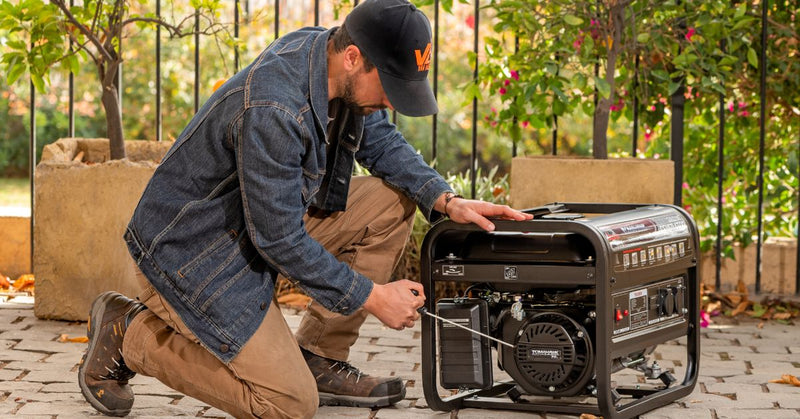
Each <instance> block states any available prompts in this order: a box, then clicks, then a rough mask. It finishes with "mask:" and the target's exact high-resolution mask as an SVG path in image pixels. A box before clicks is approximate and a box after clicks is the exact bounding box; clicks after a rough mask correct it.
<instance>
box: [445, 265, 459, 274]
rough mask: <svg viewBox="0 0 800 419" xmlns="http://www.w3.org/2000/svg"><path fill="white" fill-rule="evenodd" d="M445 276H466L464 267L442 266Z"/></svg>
mask: <svg viewBox="0 0 800 419" xmlns="http://www.w3.org/2000/svg"><path fill="white" fill-rule="evenodd" d="M442 275H444V276H464V265H442Z"/></svg>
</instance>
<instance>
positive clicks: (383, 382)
mask: <svg viewBox="0 0 800 419" xmlns="http://www.w3.org/2000/svg"><path fill="white" fill-rule="evenodd" d="M301 350H302V352H303V356H304V357H305V359H306V363H307V364H308V368H309V369H310V370H311V373H312V374H313V375H314V378H315V379H316V380H317V391H318V392H319V405H320V406H353V407H369V408H374V407H385V406H389V405H392V404H395V403H397V402H399V401H400V400H403V397H405V395H406V387H405V385H404V384H403V380H401V379H400V377H371V376H369V375H367V374H364V373H362V372H361V371H359V370H358V368H356V367H354V366H352V365H350V364H349V363H347V362H344V361H335V360H333V359H328V358H325V357H322V356H319V355H315V354H313V353H311V352H309V351H307V350H305V349H302V348H301Z"/></svg>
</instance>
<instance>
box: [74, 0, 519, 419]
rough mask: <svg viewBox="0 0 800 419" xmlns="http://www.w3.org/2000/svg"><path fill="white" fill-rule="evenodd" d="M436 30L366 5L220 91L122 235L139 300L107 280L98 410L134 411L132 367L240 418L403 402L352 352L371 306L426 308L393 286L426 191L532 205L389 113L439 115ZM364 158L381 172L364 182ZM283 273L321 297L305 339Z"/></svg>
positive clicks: (440, 204) (93, 316)
mask: <svg viewBox="0 0 800 419" xmlns="http://www.w3.org/2000/svg"><path fill="white" fill-rule="evenodd" d="M430 38H431V32H430V24H429V22H428V20H427V18H426V17H425V16H424V15H423V14H422V12H420V11H419V10H417V9H416V8H415V7H414V6H412V5H411V4H409V3H408V2H407V1H405V0H366V1H364V2H363V3H362V4H361V5H359V6H357V7H356V8H355V9H354V10H353V11H352V13H351V14H350V15H349V16H348V17H347V18H346V20H345V22H344V24H343V26H342V27H341V28H338V29H337V28H333V29H330V30H323V29H321V28H306V29H302V30H300V31H297V32H294V33H291V34H288V35H286V36H284V37H282V38H281V39H278V40H277V41H275V42H274V43H273V44H272V45H270V46H269V47H268V48H267V49H266V50H265V51H264V52H263V53H262V54H261V55H260V56H259V57H258V59H256V61H254V62H253V63H252V64H251V65H249V66H248V67H247V68H245V69H244V70H242V71H241V72H240V73H238V74H237V75H235V76H234V77H233V78H231V79H230V80H229V81H228V82H226V83H225V84H224V85H223V86H222V87H221V88H220V89H219V90H218V91H216V92H215V93H214V94H213V95H212V96H211V98H210V99H209V100H208V102H207V103H206V104H205V105H204V106H203V108H202V109H201V110H200V112H198V114H197V115H196V116H195V117H194V118H193V119H192V120H191V122H190V123H189V125H188V126H187V127H186V129H185V130H184V131H183V133H182V134H181V135H180V137H179V138H178V139H177V141H176V142H175V144H174V145H173V147H172V148H171V149H170V151H169V152H168V153H167V155H166V156H165V157H164V159H163V160H162V162H161V164H160V166H159V168H158V169H157V170H156V172H155V174H154V175H153V177H152V179H151V180H150V183H149V184H148V186H147V188H146V190H145V191H144V193H143V195H142V198H141V200H140V202H139V204H138V206H137V208H136V211H135V213H134V215H133V217H132V219H131V222H130V224H129V226H128V229H127V232H126V234H125V240H126V241H127V243H128V247H129V249H130V252H131V255H132V257H133V258H134V260H135V262H136V264H137V266H138V268H139V269H140V272H139V276H138V277H139V280H140V282H141V284H142V291H141V293H140V294H139V296H138V297H137V300H138V301H137V300H131V299H128V298H126V297H124V296H122V295H120V294H117V293H113V292H108V293H105V294H102V295H101V296H99V297H98V298H97V299H96V300H95V302H94V304H93V305H92V308H91V312H90V318H89V320H90V322H89V326H88V329H89V338H90V342H89V347H88V350H87V353H86V355H84V359H83V360H82V363H81V366H80V369H79V372H78V375H79V383H80V387H81V390H82V392H83V395H84V397H85V398H86V399H87V400H88V401H89V402H90V403H91V404H92V406H94V407H95V408H96V409H97V410H99V411H100V412H102V413H105V414H107V415H119V416H123V415H126V414H128V413H129V412H130V409H131V407H132V405H133V398H134V395H133V392H132V391H131V388H130V386H129V385H128V380H129V379H130V378H131V377H132V376H133V375H135V373H141V374H145V375H148V376H153V377H156V378H158V379H159V380H160V381H162V382H163V383H165V384H166V385H168V386H170V387H172V388H174V389H176V390H178V391H181V392H182V393H185V394H187V395H190V396H192V397H195V398H197V399H199V400H202V401H204V402H206V403H208V404H210V405H212V406H214V407H217V408H219V409H221V410H224V411H226V412H228V413H230V414H232V415H234V416H236V417H269V418H274V417H310V416H313V415H314V413H315V412H316V409H317V406H318V405H319V404H330V405H337V404H338V405H350V406H365V407H380V406H387V405H390V404H392V403H395V402H397V401H399V400H401V399H402V398H403V397H404V395H405V387H404V385H403V383H402V381H401V380H400V378H398V377H385V378H384V377H371V376H368V375H366V374H363V373H361V372H360V371H359V370H358V369H357V368H356V367H354V366H352V365H350V364H349V363H347V362H346V361H347V358H348V352H349V347H350V345H352V344H353V342H355V340H356V338H357V337H358V329H359V327H360V326H361V324H362V323H363V321H364V319H365V317H366V315H367V313H371V314H373V315H375V316H376V317H377V318H378V319H380V320H381V321H382V322H383V323H384V324H386V325H387V326H389V327H391V328H394V329H398V330H400V329H403V328H405V327H412V326H413V325H414V322H415V320H417V319H418V318H419V314H418V313H417V312H416V309H417V308H418V307H420V306H422V305H423V303H424V301H425V296H424V295H423V292H422V291H423V290H422V287H421V285H420V284H419V283H416V282H412V281H408V280H399V281H395V282H389V277H390V274H391V272H392V270H393V268H394V266H395V264H396V262H397V261H398V259H399V257H400V255H401V253H402V250H403V247H404V246H405V243H406V241H407V239H408V236H409V233H410V230H411V227H412V224H413V219H414V211H415V204H416V205H418V206H419V207H420V209H421V210H422V211H423V212H424V214H425V215H426V216H427V217H428V218H429V219H430V220H435V219H437V218H439V217H441V216H442V215H447V216H449V217H450V218H451V219H453V220H455V221H457V222H462V223H468V222H474V223H476V224H478V225H480V226H481V227H483V228H485V229H487V230H491V229H492V228H493V225H492V223H491V221H490V220H489V219H487V217H502V218H507V219H516V220H523V219H527V218H529V217H528V216H527V215H525V214H523V213H520V212H518V211H514V210H512V209H510V208H508V207H507V206H498V205H494V204H490V203H486V202H481V201H474V200H467V199H463V198H461V197H459V196H457V195H455V194H454V193H453V191H452V190H451V189H450V188H449V187H448V186H447V184H446V183H445V181H444V180H443V179H442V177H441V176H440V175H438V174H437V173H436V171H434V170H432V169H431V168H430V167H428V166H427V165H426V164H425V162H424V161H423V160H422V159H421V157H420V156H419V155H418V154H417V153H416V152H415V151H414V150H413V148H412V147H410V146H409V145H408V144H407V143H406V141H405V139H404V138H403V137H402V135H400V134H399V133H398V132H397V131H396V130H395V127H394V126H393V125H391V124H390V123H389V122H388V113H387V112H386V109H396V110H397V111H399V112H401V113H404V114H406V115H410V116H422V115H430V114H433V113H436V112H437V107H436V102H435V100H434V97H433V93H432V92H431V89H430V86H429V85H428V82H427V73H428V67H429V65H430V64H429V63H430V53H431V51H430V48H431V46H430ZM355 160H357V161H358V162H359V163H360V164H361V165H363V166H364V167H366V168H367V169H369V170H370V172H371V173H372V175H373V176H369V177H355V178H352V179H351V174H352V171H353V164H354V161H355ZM278 275H282V276H283V277H285V278H288V279H289V280H290V281H292V283H294V284H296V285H298V286H300V287H302V288H303V289H304V290H305V291H306V293H307V294H308V295H309V296H311V297H312V298H313V300H314V302H313V304H311V306H310V307H309V310H308V312H307V314H306V315H305V317H304V319H303V322H302V324H301V325H300V327H299V328H298V330H297V333H296V335H293V334H292V332H291V330H290V329H289V327H288V326H287V324H286V322H285V320H284V319H283V317H282V315H281V312H280V309H279V307H278V306H277V304H276V302H275V299H274V297H273V288H274V285H275V281H276V278H277V277H278ZM413 291H416V292H417V294H418V295H415V293H414V292H413Z"/></svg>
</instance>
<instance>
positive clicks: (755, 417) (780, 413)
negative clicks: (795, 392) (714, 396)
mask: <svg viewBox="0 0 800 419" xmlns="http://www.w3.org/2000/svg"><path fill="white" fill-rule="evenodd" d="M716 413H717V418H718V419H728V418H730V419H764V418H770V419H782V418H795V419H796V418H798V417H800V413H797V411H794V410H786V409H742V408H730V407H723V408H719V409H716Z"/></svg>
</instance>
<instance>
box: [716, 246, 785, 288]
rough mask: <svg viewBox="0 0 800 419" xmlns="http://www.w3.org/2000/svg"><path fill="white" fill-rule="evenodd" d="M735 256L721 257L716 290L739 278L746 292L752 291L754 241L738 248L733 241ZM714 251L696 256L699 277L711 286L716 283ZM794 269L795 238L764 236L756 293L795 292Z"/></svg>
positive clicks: (729, 286)
mask: <svg viewBox="0 0 800 419" xmlns="http://www.w3.org/2000/svg"><path fill="white" fill-rule="evenodd" d="M733 254H734V258H735V259H728V258H722V259H721V261H720V291H722V292H729V291H732V290H734V289H736V285H737V284H738V283H739V281H740V280H741V281H742V282H744V284H745V285H746V286H747V290H748V292H749V293H751V294H753V293H755V284H756V244H755V243H754V244H752V245H750V246H747V247H746V248H742V247H741V246H739V245H738V244H735V245H734V248H733ZM716 266H717V261H716V255H715V254H714V252H713V251H710V252H705V253H703V255H702V256H701V260H700V279H701V281H702V282H703V283H704V284H706V285H709V286H711V287H713V286H714V285H715V284H716V280H717V276H716V275H717V274H716ZM796 269H797V240H796V239H793V238H786V237H768V238H767V239H766V240H764V243H763V247H762V248H761V288H760V290H759V291H760V293H762V294H763V293H773V294H783V295H791V294H794V293H795V288H796V280H795V271H796Z"/></svg>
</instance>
